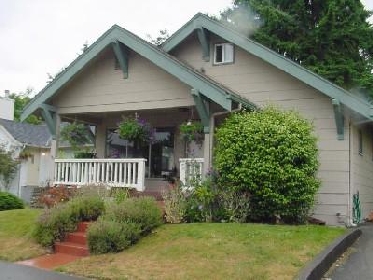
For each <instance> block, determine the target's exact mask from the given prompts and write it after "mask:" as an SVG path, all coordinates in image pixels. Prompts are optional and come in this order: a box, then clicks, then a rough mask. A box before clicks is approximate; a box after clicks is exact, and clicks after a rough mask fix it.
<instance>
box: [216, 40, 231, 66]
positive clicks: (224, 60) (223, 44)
mask: <svg viewBox="0 0 373 280" xmlns="http://www.w3.org/2000/svg"><path fill="white" fill-rule="evenodd" d="M218 46H221V47H222V54H221V55H222V61H216V49H217V47H218ZM226 46H231V47H232V48H231V49H232V57H231V59H230V60H227V59H226V57H225V47H226ZM234 52H235V51H234V45H233V44H232V43H218V44H215V45H214V64H216V65H219V64H229V63H234Z"/></svg>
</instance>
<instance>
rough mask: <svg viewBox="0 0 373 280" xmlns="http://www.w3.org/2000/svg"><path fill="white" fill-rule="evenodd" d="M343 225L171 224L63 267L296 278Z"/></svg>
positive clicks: (119, 273) (117, 274)
mask: <svg viewBox="0 0 373 280" xmlns="http://www.w3.org/2000/svg"><path fill="white" fill-rule="evenodd" d="M343 233H345V229H343V228H331V227H323V226H279V225H263V224H167V225H163V226H161V227H160V228H158V229H157V230H156V231H155V232H154V233H153V234H152V235H151V236H149V237H146V238H143V239H142V240H141V241H140V243H139V244H137V245H136V246H134V247H132V248H130V249H129V250H126V251H124V252H122V253H117V254H104V255H97V256H90V257H86V258H83V259H81V260H79V261H77V262H74V263H71V264H69V265H66V266H63V267H61V268H59V270H60V271H63V272H67V273H71V274H77V275H82V276H86V277H92V278H94V279H229V278H231V279H293V278H294V276H295V275H296V274H297V272H298V271H299V270H300V269H301V268H302V267H303V266H304V265H305V264H306V263H307V262H308V261H310V260H311V259H312V258H313V257H314V256H315V255H317V254H318V253H319V252H320V251H321V250H322V249H323V248H324V247H325V246H326V245H328V244H329V243H331V242H332V240H333V239H334V238H336V237H337V236H340V235H341V234H343Z"/></svg>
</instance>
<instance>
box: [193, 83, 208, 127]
mask: <svg viewBox="0 0 373 280" xmlns="http://www.w3.org/2000/svg"><path fill="white" fill-rule="evenodd" d="M191 93H192V96H193V99H194V104H195V105H196V109H197V112H198V115H199V117H200V118H201V122H202V124H203V132H204V133H210V110H209V107H208V100H206V99H205V98H203V97H202V95H201V94H200V93H199V92H198V90H196V89H194V88H193V89H192V90H191ZM206 103H207V104H206Z"/></svg>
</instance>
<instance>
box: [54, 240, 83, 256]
mask: <svg viewBox="0 0 373 280" xmlns="http://www.w3.org/2000/svg"><path fill="white" fill-rule="evenodd" d="M54 248H55V251H56V253H63V254H69V255H73V256H81V257H85V256H89V250H88V246H87V245H82V244H78V243H74V242H68V241H63V242H56V244H54Z"/></svg>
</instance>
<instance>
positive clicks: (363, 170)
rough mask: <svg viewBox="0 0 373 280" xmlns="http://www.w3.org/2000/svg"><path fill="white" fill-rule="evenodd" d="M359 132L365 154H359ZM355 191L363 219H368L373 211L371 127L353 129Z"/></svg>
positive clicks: (353, 181) (372, 136)
mask: <svg viewBox="0 0 373 280" xmlns="http://www.w3.org/2000/svg"><path fill="white" fill-rule="evenodd" d="M359 130H361V132H362V136H363V142H362V143H363V152H362V153H361V154H360V153H359ZM352 132H353V151H352V154H353V158H352V163H353V167H352V172H353V178H352V183H353V190H352V192H353V193H354V194H356V193H357V192H358V191H359V194H360V203H361V210H362V211H361V217H362V218H366V217H367V216H368V214H369V213H370V212H371V211H373V149H372V148H373V134H372V132H371V128H370V127H355V126H354V127H353V130H352Z"/></svg>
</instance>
